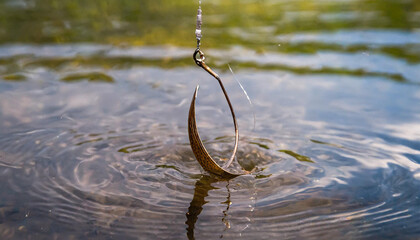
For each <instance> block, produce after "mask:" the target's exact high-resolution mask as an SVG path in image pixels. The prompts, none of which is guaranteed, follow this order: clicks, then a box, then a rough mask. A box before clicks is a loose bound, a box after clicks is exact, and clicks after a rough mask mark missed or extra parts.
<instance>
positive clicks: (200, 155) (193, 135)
mask: <svg viewBox="0 0 420 240" xmlns="http://www.w3.org/2000/svg"><path fill="white" fill-rule="evenodd" d="M193 59H194V61H195V63H196V64H197V65H198V66H199V67H201V68H203V69H204V70H206V71H207V72H208V73H209V74H210V75H212V76H213V77H214V78H215V79H216V80H217V81H218V82H219V85H220V87H221V89H222V91H223V94H224V95H225V98H226V101H227V103H228V105H229V108H230V112H231V114H232V119H233V125H234V127H235V145H234V148H233V153H232V156H231V157H230V159H229V161H227V162H226V163H225V164H224V165H223V167H220V166H219V164H217V163H216V162H215V161H214V160H213V158H212V157H211V156H210V154H209V153H208V152H207V150H206V148H205V147H204V144H203V142H202V141H201V138H200V135H199V134H198V129H197V123H196V119H195V99H196V98H197V93H198V88H199V86H198V85H197V87H196V88H195V92H194V95H193V98H192V100H191V105H190V110H189V114H188V136H189V139H190V145H191V148H192V151H193V153H194V156H195V158H196V159H197V161H198V162H199V163H200V165H201V166H202V167H203V168H204V170H206V171H208V172H210V173H213V174H215V175H218V176H220V177H222V178H228V179H230V178H234V177H237V176H239V175H243V174H237V173H232V172H230V171H228V170H226V168H227V167H229V166H230V165H231V164H232V162H233V160H234V159H235V155H236V151H237V150H238V141H239V131H238V125H237V123H236V117H235V112H234V111H233V107H232V104H231V102H230V100H229V97H228V95H227V93H226V90H225V87H224V86H223V83H222V80H221V79H220V77H219V75H217V73H215V72H214V71H213V70H212V69H211V68H210V67H209V66H207V65H206V63H205V62H204V60H205V57H204V53H203V52H202V51H201V50H200V48H199V45H198V46H197V49H196V50H195V52H194V54H193Z"/></svg>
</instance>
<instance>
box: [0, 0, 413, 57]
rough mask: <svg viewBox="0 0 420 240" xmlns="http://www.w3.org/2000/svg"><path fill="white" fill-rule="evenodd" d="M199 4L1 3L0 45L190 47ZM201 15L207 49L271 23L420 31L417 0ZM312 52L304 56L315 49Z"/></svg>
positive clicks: (113, 0)
mask: <svg viewBox="0 0 420 240" xmlns="http://www.w3.org/2000/svg"><path fill="white" fill-rule="evenodd" d="M197 5H198V3H197V1H191V0H177V1H172V0H143V1H134V0H108V1H82V0H77V1H75V0H34V1H31V2H29V1H28V2H26V3H25V2H23V1H22V3H20V4H19V3H16V2H15V1H11V0H9V1H2V3H0V29H2V31H0V42H1V43H6V42H7V43H10V42H31V43H33V42H35V43H47V42H48V43H51V42H54V43H57V42H105V43H130V44H135V45H161V44H171V45H177V46H190V45H191V42H194V28H195V27H194V26H195V14H196V8H197ZM238 9H240V11H238ZM203 11H204V25H203V31H204V39H205V41H204V44H206V46H211V47H223V46H226V45H229V44H238V43H240V44H241V45H248V46H249V47H252V46H253V45H255V42H254V41H245V42H244V41H242V40H241V39H240V38H238V37H237V36H235V35H233V34H232V33H233V30H232V28H241V29H250V28H256V27H259V26H265V27H266V26H271V27H272V29H270V30H269V31H268V34H280V33H295V32H302V31H312V32H313V31H331V30H337V29H355V28H364V29H373V28H374V29H378V28H398V29H407V30H410V29H415V28H419V27H420V20H419V19H418V18H416V17H415V15H414V14H415V13H416V12H417V11H420V2H419V1H414V0H412V1H390V0H382V1H378V0H370V1H336V2H335V1H322V2H319V1H313V0H312V1H307V0H305V1H303V0H301V1H285V2H283V1H282V2H273V1H255V2H250V1H239V0H232V1H218V2H217V3H213V2H211V1H204V2H203ZM334 14H336V15H334ZM337 14H346V16H348V17H340V15H337ZM372 14H373V15H372ZM253 32H255V33H259V34H260V38H258V40H259V42H263V43H264V42H265V43H267V42H266V40H265V37H266V36H267V31H264V30H262V31H260V30H258V29H255V30H253ZM264 32H265V33H264ZM221 39H222V40H221ZM308 48H309V47H308ZM308 48H306V49H305V51H308V50H310V49H308ZM283 51H287V49H283Z"/></svg>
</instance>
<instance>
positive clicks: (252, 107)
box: [228, 64, 256, 131]
mask: <svg viewBox="0 0 420 240" xmlns="http://www.w3.org/2000/svg"><path fill="white" fill-rule="evenodd" d="M228 67H229V70H230V72H231V73H232V76H233V79H235V81H236V83H238V85H239V87H241V89H242V92H244V94H245V96H246V98H247V99H248V103H249V105H250V106H251V111H252V115H253V116H254V126H253V128H252V131H254V130H255V123H256V117H255V111H254V104H252V101H251V98H250V97H249V95H248V93H247V92H246V90H245V88H244V86H242V84H241V82H240V81H239V79H237V78H236V76H235V73H233V70H232V68H231V67H230V64H228Z"/></svg>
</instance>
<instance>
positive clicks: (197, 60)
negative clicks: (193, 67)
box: [193, 48, 206, 67]
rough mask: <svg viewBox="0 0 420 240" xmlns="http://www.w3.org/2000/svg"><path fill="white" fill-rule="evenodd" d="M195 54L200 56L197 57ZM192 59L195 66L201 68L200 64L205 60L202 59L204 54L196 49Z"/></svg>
mask: <svg viewBox="0 0 420 240" xmlns="http://www.w3.org/2000/svg"><path fill="white" fill-rule="evenodd" d="M197 54H199V55H200V56H197ZM193 59H194V61H195V64H197V65H198V66H200V67H201V66H202V63H204V59H206V58H205V57H204V53H203V52H202V51H201V50H200V48H197V49H196V50H195V52H194V54H193Z"/></svg>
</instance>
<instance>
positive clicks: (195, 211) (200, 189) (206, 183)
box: [185, 175, 231, 240]
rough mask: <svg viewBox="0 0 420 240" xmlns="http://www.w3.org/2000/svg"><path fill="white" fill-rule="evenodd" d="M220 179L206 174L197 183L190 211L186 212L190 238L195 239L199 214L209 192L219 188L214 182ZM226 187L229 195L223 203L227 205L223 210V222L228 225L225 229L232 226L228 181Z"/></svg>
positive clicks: (190, 239)
mask: <svg viewBox="0 0 420 240" xmlns="http://www.w3.org/2000/svg"><path fill="white" fill-rule="evenodd" d="M219 181H220V180H219V179H217V178H215V177H212V176H206V175H204V176H202V177H201V178H200V179H199V180H197V182H196V183H195V188H194V197H193V199H192V201H191V203H190V206H189V208H188V212H187V213H186V216H187V221H186V222H185V224H187V237H188V239H189V240H193V239H195V238H194V228H195V223H196V222H197V220H198V215H200V213H201V211H202V210H203V206H204V204H206V203H207V201H206V200H205V198H206V197H207V196H208V193H209V191H210V190H213V189H217V188H216V187H213V186H212V184H213V183H216V182H219ZM226 189H227V191H228V196H227V199H226V201H225V202H222V203H223V204H226V205H227V207H226V209H225V210H224V211H223V218H222V222H223V223H224V224H225V225H226V227H225V230H224V231H226V229H228V228H230V224H229V222H228V220H227V217H228V211H229V207H230V205H231V201H230V189H229V182H227V185H226ZM222 237H223V234H222V235H221V236H220V238H222Z"/></svg>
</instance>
